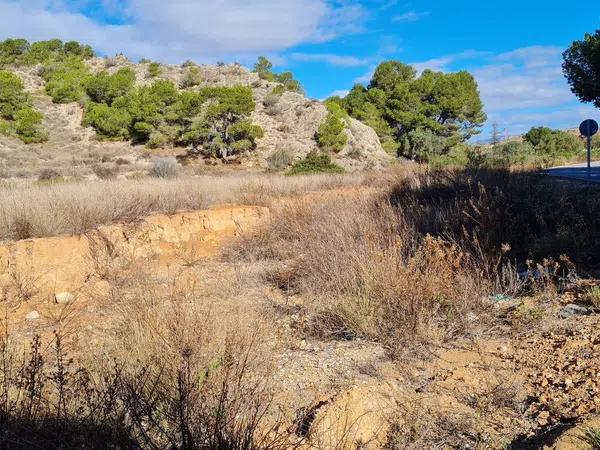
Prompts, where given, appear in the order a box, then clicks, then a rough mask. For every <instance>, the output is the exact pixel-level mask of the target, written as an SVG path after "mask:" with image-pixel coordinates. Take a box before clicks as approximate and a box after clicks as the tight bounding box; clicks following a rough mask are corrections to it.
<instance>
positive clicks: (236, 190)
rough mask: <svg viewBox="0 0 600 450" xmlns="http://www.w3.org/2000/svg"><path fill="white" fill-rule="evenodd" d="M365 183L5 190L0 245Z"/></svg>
mask: <svg viewBox="0 0 600 450" xmlns="http://www.w3.org/2000/svg"><path fill="white" fill-rule="evenodd" d="M362 181H363V177H362V176H360V175H348V176H311V177H283V176H280V175H246V176H244V175H241V176H222V177H216V176H200V177H195V178H180V179H177V180H168V179H144V180H105V181H95V182H87V183H58V184H41V185H40V184H35V183H34V184H30V185H25V186H23V185H14V186H0V239H4V240H7V239H24V238H29V237H41V236H54V235H59V234H74V233H82V232H85V231H88V230H90V229H94V228H96V227H97V226H99V225H103V224H109V223H113V222H131V221H136V220H138V219H140V218H142V217H144V216H146V215H148V214H151V213H159V212H160V213H173V212H176V211H180V210H193V209H203V208H207V207H210V206H212V205H216V204H223V203H234V204H253V205H256V204H261V205H265V204H268V203H269V202H271V201H273V200H274V199H277V198H281V197H289V196H296V195H301V194H304V193H307V192H312V191H323V190H328V189H338V188H344V187H349V186H356V185H360V184H361V183H362Z"/></svg>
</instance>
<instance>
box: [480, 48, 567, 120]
mask: <svg viewBox="0 0 600 450" xmlns="http://www.w3.org/2000/svg"><path fill="white" fill-rule="evenodd" d="M473 75H474V76H475V78H476V79H477V81H478V83H479V88H480V90H481V96H482V98H483V101H484V103H485V105H486V109H487V110H488V111H490V112H494V111H506V110H515V109H526V108H547V107H558V106H560V105H564V104H565V103H569V102H572V101H573V100H574V99H575V97H574V96H573V94H572V93H571V91H570V90H569V87H568V84H567V82H566V80H565V78H564V77H563V74H562V70H561V53H560V49H559V48H557V47H527V48H521V49H517V50H514V51H511V52H507V53H503V54H500V55H498V56H496V57H495V58H493V59H492V61H491V63H490V64H488V65H486V66H483V67H481V68H479V69H475V70H473Z"/></svg>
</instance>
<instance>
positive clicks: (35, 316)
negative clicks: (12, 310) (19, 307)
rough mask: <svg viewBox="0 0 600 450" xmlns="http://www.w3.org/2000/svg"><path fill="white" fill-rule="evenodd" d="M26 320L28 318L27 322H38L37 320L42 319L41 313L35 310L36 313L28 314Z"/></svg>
mask: <svg viewBox="0 0 600 450" xmlns="http://www.w3.org/2000/svg"><path fill="white" fill-rule="evenodd" d="M25 318H26V319H27V320H37V319H39V318H40V313H39V312H37V311H35V310H34V311H31V312H30V313H28V314H27V315H26V316H25Z"/></svg>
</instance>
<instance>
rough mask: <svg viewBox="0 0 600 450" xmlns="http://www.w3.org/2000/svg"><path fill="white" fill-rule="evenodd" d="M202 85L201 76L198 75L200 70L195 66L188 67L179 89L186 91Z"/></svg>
mask: <svg viewBox="0 0 600 450" xmlns="http://www.w3.org/2000/svg"><path fill="white" fill-rule="evenodd" d="M200 83H202V75H201V74H200V69H198V68H197V67H195V66H193V65H192V66H189V67H188V70H187V72H186V73H185V76H184V77H183V80H181V88H182V89H188V88H191V87H194V86H198V85H199V84H200Z"/></svg>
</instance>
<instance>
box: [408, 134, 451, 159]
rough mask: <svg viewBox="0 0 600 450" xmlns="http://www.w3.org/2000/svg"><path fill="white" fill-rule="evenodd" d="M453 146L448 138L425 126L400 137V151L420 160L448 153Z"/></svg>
mask: <svg viewBox="0 0 600 450" xmlns="http://www.w3.org/2000/svg"><path fill="white" fill-rule="evenodd" d="M451 146H452V143H451V142H449V140H448V139H446V138H443V137H441V136H438V135H436V134H435V133H434V132H433V131H431V130H428V129H423V128H417V129H415V130H412V131H409V132H408V133H406V134H405V135H403V136H402V138H401V139H400V152H401V153H402V154H403V155H405V156H406V157H407V158H410V159H414V160H416V161H420V162H428V161H431V160H432V159H434V158H436V157H439V156H442V155H444V154H446V153H448V151H449V149H450V147H451Z"/></svg>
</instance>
